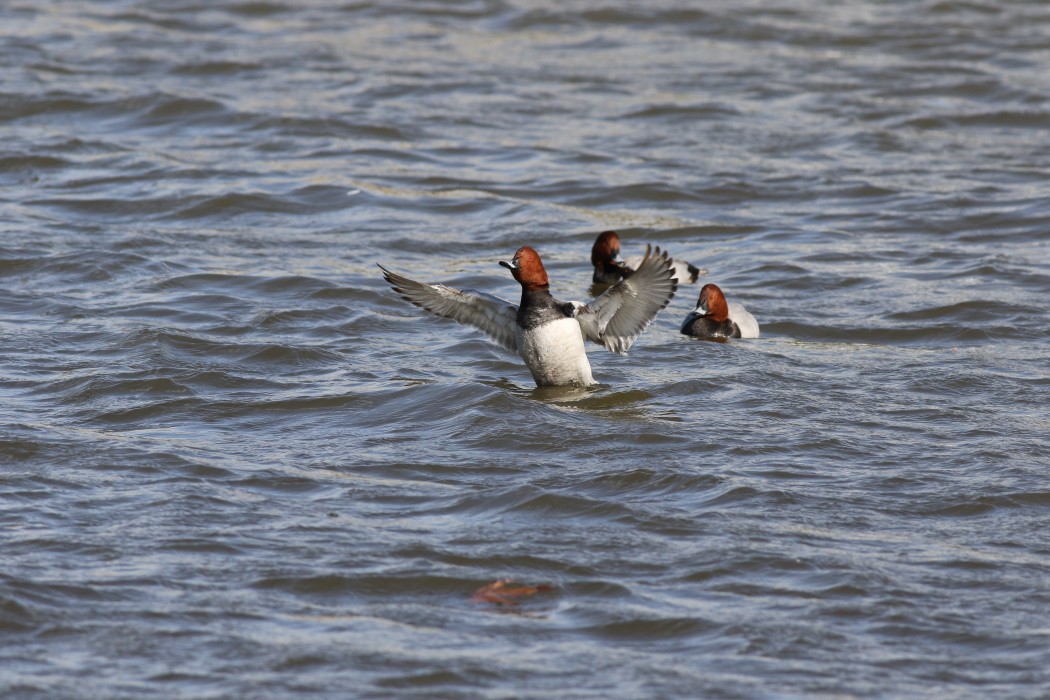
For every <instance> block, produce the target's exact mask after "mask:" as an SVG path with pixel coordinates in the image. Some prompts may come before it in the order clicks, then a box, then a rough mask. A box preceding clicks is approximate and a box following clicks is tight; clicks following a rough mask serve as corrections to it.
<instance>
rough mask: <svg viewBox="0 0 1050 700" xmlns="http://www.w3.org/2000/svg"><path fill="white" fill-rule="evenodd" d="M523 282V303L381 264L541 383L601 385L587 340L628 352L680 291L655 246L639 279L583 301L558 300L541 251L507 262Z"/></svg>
mask: <svg viewBox="0 0 1050 700" xmlns="http://www.w3.org/2000/svg"><path fill="white" fill-rule="evenodd" d="M501 265H503V266H504V267H507V268H508V269H510V270H511V271H512V272H513V273H514V278H515V279H516V280H518V282H520V283H521V285H522V295H521V306H520V307H518V306H515V305H514V304H511V303H510V302H508V301H506V300H504V299H500V298H499V297H496V296H492V295H491V294H484V293H482V292H477V291H474V290H469V289H468V290H459V289H455V288H453V287H447V286H445V285H442V284H423V283H421V282H416V281H414V280H410V279H408V278H407V277H403V276H401V275H398V274H396V273H393V272H390V271H388V270H386V269H385V268H383V266H382V265H380V269H381V270H383V275H384V277H386V280H387V282H389V283H390V285H391V286H392V287H393V288H394V290H395V291H397V292H399V293H400V294H401V296H402V297H403V298H404V299H406V300H407V301H409V302H411V303H413V304H415V305H416V306H419V307H421V308H423V309H426V310H427V311H429V312H431V313H433V314H435V315H437V316H442V317H444V318H451V319H453V320H455V321H458V322H460V323H463V324H467V325H471V326H474V327H475V328H478V329H479V330H481V331H483V332H485V333H486V334H488V335H489V337H491V338H492V339H493V340H495V341H496V342H497V343H499V344H500V345H501V346H502V347H504V348H506V349H507V350H509V351H511V352H516V353H518V354H519V355H520V356H521V358H522V359H523V360H524V361H525V365H526V366H527V367H528V368H529V371H530V372H531V373H532V377H533V379H535V381H536V384H537V385H539V386H563V385H569V384H576V385H588V384H594V383H595V381H594V378H593V376H592V375H591V365H590V362H588V360H587V352H586V350H585V349H584V343H583V341H584V338H586V339H587V340H591V341H594V342H595V343H598V344H600V345H602V346H604V347H605V348H607V349H608V350H611V351H613V352H616V353H620V354H626V352H627V350H628V349H629V348H630V347H631V345H632V344H633V343H634V341H635V339H636V338H637V337H638V336H639V335H640V334H641V333H642V331H644V330H645V329H646V328H648V326H649V324H650V323H651V322H652V320H653V317H655V316H656V313H657V312H658V311H660V310H661V309H663V308H664V307H666V306H667V304H668V302H670V300H671V297H673V296H674V293H675V290H676V289H677V287H678V284H677V282H676V281H675V278H674V273H673V270H672V267H671V261H670V259H669V258H668V257H667V254H666V253H663V252H661V251H660V249H659V248H656V249H655V251H653V252H652V254H650V251H649V250H647V251H646V256H645V259H644V260H643V261H642V264H641V265H640V266H639V267H638V270H637V271H636V272H635V274H633V275H631V276H630V277H629V278H627V279H624V280H620V281H619V282H617V283H616V284H614V285H613V286H611V287H609V289H608V290H606V292H605V293H604V294H602V295H600V296H599V297H597V298H595V299H593V300H591V301H590V302H588V303H586V304H583V303H580V302H568V303H565V302H559V301H558V300H556V299H555V298H554V297H553V296H551V294H550V292H549V291H548V286H549V285H548V282H547V273H546V272H545V271H544V269H543V264H542V262H541V261H540V258H539V255H538V254H537V253H536V251H534V250H532V249H531V248H529V247H527V246H523V247H522V248H520V249H519V250H518V252H517V253H516V254H515V256H514V260H513V261H512V262H510V263H501Z"/></svg>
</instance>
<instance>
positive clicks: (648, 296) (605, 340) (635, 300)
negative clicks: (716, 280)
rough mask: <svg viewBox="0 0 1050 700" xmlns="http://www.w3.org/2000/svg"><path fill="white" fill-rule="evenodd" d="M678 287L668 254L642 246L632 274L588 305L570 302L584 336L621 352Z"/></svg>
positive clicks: (624, 351)
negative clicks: (640, 257) (642, 252)
mask: <svg viewBox="0 0 1050 700" xmlns="http://www.w3.org/2000/svg"><path fill="white" fill-rule="evenodd" d="M676 289H678V281H677V280H676V279H675V272H674V266H673V263H672V261H671V259H670V258H669V257H668V256H667V253H665V252H663V251H661V250H660V248H659V246H657V247H656V249H655V250H653V249H651V248H650V247H649V246H646V247H645V257H644V258H643V259H642V262H641V263H640V264H639V265H638V268H637V269H636V270H635V273H634V274H633V275H631V276H630V277H628V278H626V279H622V280H620V281H619V282H617V283H616V284H614V285H613V286H611V287H609V289H607V290H606V291H605V293H604V294H602V295H601V296H599V297H597V298H596V299H593V300H591V301H590V302H588V303H587V304H580V303H579V302H573V304H574V306H575V307H576V318H577V319H578V320H579V322H580V327H581V328H582V329H583V335H584V337H585V338H587V339H589V340H593V341H594V342H596V343H598V344H599V345H602V346H604V347H605V348H606V349H607V350H611V351H612V352H616V353H619V354H621V355H624V354H626V353H627V350H628V349H630V347H631V345H633V344H634V341H635V339H636V338H637V337H638V336H639V335H641V333H642V331H644V330H645V329H646V328H648V327H649V324H650V323H652V320H653V318H654V317H655V316H656V314H657V312H658V311H660V309H663V308H664V307H665V306H667V304H668V302H670V301H671V297H673V296H674V293H675V290H676Z"/></svg>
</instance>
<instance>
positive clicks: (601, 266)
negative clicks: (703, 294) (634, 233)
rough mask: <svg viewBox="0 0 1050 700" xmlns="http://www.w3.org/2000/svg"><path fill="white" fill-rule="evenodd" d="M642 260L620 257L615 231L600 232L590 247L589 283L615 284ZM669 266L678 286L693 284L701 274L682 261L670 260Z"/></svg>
mask: <svg viewBox="0 0 1050 700" xmlns="http://www.w3.org/2000/svg"><path fill="white" fill-rule="evenodd" d="M642 259H643V258H642V256H632V257H629V258H626V259H624V258H622V257H620V236H619V235H617V233H616V232H615V231H602V232H601V233H599V234H598V238H596V239H595V241H594V245H593V246H591V264H592V265H593V266H594V274H593V275H592V276H591V281H592V282H594V284H600V285H606V284H616V283H617V282H619V281H620V280H622V279H625V278H627V277H630V276H631V275H633V274H634V272H635V270H637V269H638V266H639V265H641V262H642ZM671 265H672V266H673V271H674V276H675V279H677V280H678V283H679V284H694V283H695V282H696V280H697V279H698V278H699V277H700V275H701V274H702V273H703V271H702V270H701V269H700V268H698V267H696V266H695V265H691V264H690V263H687V262H685V261H684V260H673V259H672V260H671Z"/></svg>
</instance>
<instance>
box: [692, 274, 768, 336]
mask: <svg viewBox="0 0 1050 700" xmlns="http://www.w3.org/2000/svg"><path fill="white" fill-rule="evenodd" d="M682 334H683V335H691V336H693V337H694V338H704V339H707V340H720V341H724V340H725V339H726V338H757V337H758V321H756V320H755V317H754V316H752V315H751V314H750V312H748V310H747V309H745V308H744V306H743V304H739V303H737V302H732V303H727V302H726V297H725V295H724V294H722V290H721V289H719V287H718V285H717V284H705V285H704V286H703V287H702V288H701V289H700V298H699V299H697V301H696V308H695V309H693V310H692V311H690V312H689V315H688V316H686V317H685V322H684V323H683V324H682Z"/></svg>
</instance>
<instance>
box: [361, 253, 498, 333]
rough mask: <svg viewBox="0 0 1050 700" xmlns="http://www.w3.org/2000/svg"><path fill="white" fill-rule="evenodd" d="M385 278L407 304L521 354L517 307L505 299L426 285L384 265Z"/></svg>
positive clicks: (437, 285) (468, 290) (481, 293)
mask: <svg viewBox="0 0 1050 700" xmlns="http://www.w3.org/2000/svg"><path fill="white" fill-rule="evenodd" d="M379 269H380V270H382V271H383V277H385V278H386V281H387V282H389V283H390V286H391V287H393V288H394V291H395V292H397V293H398V294H400V295H401V297H402V298H403V299H404V300H405V301H409V302H411V303H413V304H415V305H416V306H418V307H420V308H421V309H424V310H426V311H429V312H430V313H432V314H434V315H435V316H441V317H442V318H451V319H452V320H453V321H458V322H459V323H462V324H464V325H468V326H474V327H475V328H477V329H478V330H480V331H482V332H483V333H485V334H486V335H488V336H489V337H490V338H492V340H494V341H496V342H497V343H499V344H500V345H501V346H503V347H504V348H506V349H507V350H509V351H510V352H517V351H518V343H517V340H516V339H515V335H514V328H515V320H516V318H517V314H518V307H517V306H515V305H514V304H511V303H510V302H509V301H506V300H505V299H500V298H499V297H497V296H493V295H492V294H485V293H484V292H478V291H476V290H473V289H456V288H455V287H446V286H445V285H443V284H423V283H422V282H416V281H415V280H410V279H409V278H407V277H404V276H402V275H399V274H397V273H395V272H390V270H387V269H386V268H385V267H383V266H382V265H380V266H379Z"/></svg>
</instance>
